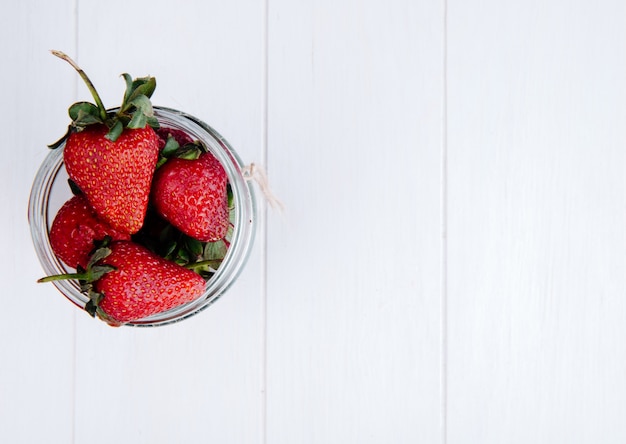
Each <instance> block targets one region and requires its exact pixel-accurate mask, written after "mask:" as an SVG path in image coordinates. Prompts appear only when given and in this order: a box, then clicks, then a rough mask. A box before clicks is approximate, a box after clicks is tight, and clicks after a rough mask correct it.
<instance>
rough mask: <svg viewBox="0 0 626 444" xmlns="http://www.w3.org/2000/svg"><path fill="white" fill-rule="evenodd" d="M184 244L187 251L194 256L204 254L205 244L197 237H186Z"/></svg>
mask: <svg viewBox="0 0 626 444" xmlns="http://www.w3.org/2000/svg"><path fill="white" fill-rule="evenodd" d="M184 246H185V249H186V250H187V252H188V253H189V254H190V255H191V256H193V257H196V258H197V257H199V256H201V255H202V250H203V245H202V242H200V241H199V240H197V239H194V238H192V237H189V236H185V237H184Z"/></svg>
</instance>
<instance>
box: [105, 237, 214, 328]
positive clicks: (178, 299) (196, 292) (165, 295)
mask: <svg viewBox="0 0 626 444" xmlns="http://www.w3.org/2000/svg"><path fill="white" fill-rule="evenodd" d="M101 264H103V265H110V266H113V267H115V270H114V271H111V272H109V273H106V274H105V275H104V276H102V277H101V278H100V279H98V280H97V281H96V282H95V283H94V289H95V291H96V292H97V293H100V294H101V295H102V299H101V300H100V301H99V304H98V308H99V310H100V311H102V312H103V313H100V316H101V317H105V318H111V319H112V320H114V321H117V322H121V323H125V322H130V321H136V320H138V319H141V318H145V317H146V316H150V315H153V314H156V313H161V312H164V311H167V310H170V309H172V308H175V307H178V306H180V305H182V304H185V303H187V302H191V301H193V300H195V299H197V298H198V297H199V296H200V295H202V293H203V291H204V287H205V281H204V279H202V277H200V275H199V274H197V273H195V272H193V271H191V270H188V269H186V268H184V267H181V266H180V265H177V264H175V263H174V262H171V261H168V260H166V259H163V258H161V257H160V256H157V255H156V254H154V253H152V252H150V251H148V250H147V249H146V248H144V247H142V246H140V245H137V244H135V243H132V242H124V241H120V242H115V243H112V244H111V254H110V255H108V256H107V257H105V258H104V259H103V260H102V261H101ZM105 315H106V316H105Z"/></svg>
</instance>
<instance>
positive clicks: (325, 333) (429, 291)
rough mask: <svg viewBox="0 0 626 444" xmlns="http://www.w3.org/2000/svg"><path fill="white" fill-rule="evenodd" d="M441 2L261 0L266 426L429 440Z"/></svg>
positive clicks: (300, 433) (434, 374) (309, 437)
mask: <svg viewBox="0 0 626 444" xmlns="http://www.w3.org/2000/svg"><path fill="white" fill-rule="evenodd" d="M442 17H443V16H442V9H441V5H440V3H438V2H421V3H420V4H416V3H415V2H412V1H394V2H391V3H387V4H383V3H374V2H370V3H367V4H363V3H362V2H312V1H311V2H297V3H294V2H289V1H276V2H274V1H272V2H271V3H270V9H269V27H268V29H269V90H268V91H269V104H268V105H269V113H268V118H269V126H268V134H269V142H268V158H269V160H268V166H269V168H270V177H272V180H273V185H274V186H275V190H276V192H277V194H278V195H279V196H280V197H281V199H283V201H284V204H285V207H286V209H285V212H284V213H283V214H277V213H275V212H270V222H269V224H268V236H269V237H268V253H267V254H268V301H267V304H268V306H267V442H269V443H276V444H278V443H292V442H301V443H326V444H328V443H346V442H359V443H379V442H396V443H408V442H433V443H435V442H439V439H440V433H439V432H440V423H439V405H440V404H439V383H440V380H439V376H440V363H439V342H440V336H439V335H440V323H439V309H440V274H439V269H440V209H441V205H440V194H439V187H440V183H441V176H440V172H441V163H440V160H441V113H442V108H441V98H442V95H441V93H442V90H441V85H442V82H441V69H442V51H441V48H442V27H441V26H442V23H443V21H442Z"/></svg>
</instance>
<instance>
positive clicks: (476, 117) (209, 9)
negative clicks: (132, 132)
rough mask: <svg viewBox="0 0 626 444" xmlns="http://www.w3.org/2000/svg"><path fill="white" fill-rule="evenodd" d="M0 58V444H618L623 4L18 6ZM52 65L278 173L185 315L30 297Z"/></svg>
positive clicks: (66, 98)
mask: <svg viewBox="0 0 626 444" xmlns="http://www.w3.org/2000/svg"><path fill="white" fill-rule="evenodd" d="M147 9H149V10H151V11H153V12H149V11H148V12H147ZM0 47H1V49H2V54H3V56H4V57H3V69H2V70H0V81H1V83H0V84H1V85H2V86H1V87H0V100H1V103H2V110H1V111H0V113H2V114H1V117H2V121H3V122H4V131H3V142H4V143H3V147H2V148H1V149H2V150H3V154H4V162H3V163H2V164H1V166H0V168H1V171H0V173H1V174H0V180H1V181H2V182H1V183H2V191H3V192H2V193H0V208H2V211H3V217H2V218H0V224H1V225H0V227H1V232H2V233H3V236H4V239H5V240H4V241H3V243H2V245H3V246H4V254H2V255H0V270H1V271H0V273H2V275H1V278H2V282H3V283H4V284H3V288H2V289H3V291H2V302H3V303H2V307H3V309H2V310H0V356H1V358H2V361H1V365H0V436H2V439H1V441H2V442H7V443H33V442H59V443H61V442H62V443H73V444H82V443H105V442H112V441H113V442H119V443H131V442H133V443H171V442H185V443H206V442H219V443H223V444H230V443H232V444H246V443H253V444H287V443H289V444H291V443H306V444H332V443H338V444H339V443H342V444H343V443H376V444H378V443H437V444H447V443H450V444H452V443H455V444H460V443H504V442H506V443H528V442H533V443H555V442H567V443H598V442H602V443H623V442H626V423H624V421H623V418H624V417H625V416H626V401H625V400H626V382H625V380H626V379H625V377H626V345H625V344H626V339H625V338H626V322H625V320H626V275H625V270H626V131H625V129H624V128H625V124H626V3H624V2H623V1H621V0H612V1H611V0H595V1H593V2H592V1H590V0H573V1H566V0H552V1H539V0H530V1H529V0H511V1H508V2H501V1H495V0H486V1H477V0H467V1H465V0H463V1H462V0H438V1H434V0H433V1H430V0H391V1H388V2H375V1H353V0H341V1H329V0H319V1H312V0H308V1H305V0H299V1H288V0H257V1H252V0H237V1H229V2H219V1H213V0H203V1H200V0H181V1H180V2H177V3H176V4H174V3H172V2H165V1H150V2H147V1H135V2H128V1H127V2H123V1H120V0H114V1H109V2H90V1H87V0H59V1H55V2H46V1H43V0H24V1H21V2H12V3H10V4H5V5H4V6H3V7H2V13H1V14H0ZM53 48H54V49H61V50H64V51H66V52H68V53H69V54H71V55H73V56H74V57H75V58H76V59H77V60H78V61H79V63H80V64H81V65H82V66H83V68H85V70H86V71H87V72H88V73H89V75H90V76H91V78H92V80H93V81H94V83H95V84H96V85H97V86H98V89H99V90H100V92H101V94H102V96H103V99H104V101H105V103H107V104H110V105H115V104H116V103H117V102H118V101H119V99H120V97H121V93H122V90H123V81H122V80H121V79H120V78H118V75H119V74H120V73H122V72H130V73H131V74H133V75H146V74H151V75H155V76H156V77H157V79H158V83H159V86H158V87H157V92H156V94H155V96H154V102H155V103H157V104H159V105H165V106H171V107H175V108H179V109H184V110H186V111H188V112H190V113H192V114H194V115H197V116H199V117H201V118H203V119H204V120H206V121H207V122H209V123H210V124H211V125H212V126H214V127H215V128H216V129H218V131H220V132H221V133H222V134H223V135H224V136H225V137H226V138H227V139H228V140H229V141H230V142H231V144H232V145H233V146H234V147H235V148H236V149H237V150H238V152H239V153H240V155H241V157H242V158H243V159H245V160H246V161H249V162H257V163H259V164H262V165H264V166H265V167H266V168H267V171H268V173H269V177H270V180H271V184H272V187H273V189H274V192H275V193H276V194H277V195H278V196H279V197H280V199H281V200H282V201H283V203H284V204H285V211H284V212H282V213H280V212H277V211H274V210H271V209H268V208H266V205H265V204H264V203H263V202H260V206H259V216H260V217H259V220H260V224H259V227H258V237H257V242H256V244H255V248H254V251H253V254H252V257H251V259H250V262H249V264H248V266H247V268H246V270H245V272H244V273H243V274H242V276H241V278H240V280H239V281H238V283H237V284H236V285H235V287H234V288H233V289H232V290H231V291H230V292H229V294H228V295H227V296H225V297H223V298H222V299H220V300H219V301H218V302H217V303H216V304H214V305H213V306H212V307H210V308H209V309H208V310H206V311H205V312H203V313H201V314H200V315H198V316H196V317H194V318H191V319H189V320H187V321H185V322H183V323H180V324H176V325H173V326H168V327H162V328H157V329H130V328H121V329H112V328H110V327H107V326H106V325H105V324H103V323H99V322H96V321H93V320H92V319H90V318H89V317H88V316H86V315H85V314H83V313H81V312H79V311H78V310H76V309H74V308H73V306H71V304H70V303H69V302H67V301H66V300H65V299H63V298H62V297H61V296H60V295H59V294H58V293H56V292H55V291H54V289H53V287H52V286H44V285H37V284H35V280H36V279H37V278H38V277H40V275H41V269H40V267H39V265H38V263H37V260H36V257H35V254H34V251H33V249H32V246H31V241H30V235H29V230H28V226H27V220H26V208H27V199H28V194H29V190H30V185H31V182H32V178H33V177H34V174H35V171H36V170H37V168H38V166H39V164H40V162H41V161H42V159H43V158H44V156H45V155H46V150H47V149H46V148H45V145H46V144H47V143H49V142H51V141H53V140H55V139H56V138H57V137H58V136H59V135H60V133H61V132H62V131H63V129H64V128H65V125H66V124H67V117H66V108H67V106H68V105H69V104H70V103H71V102H72V101H74V100H76V99H88V98H89V95H88V93H87V91H86V89H85V88H84V86H83V85H82V84H81V83H80V79H79V78H78V76H76V75H75V74H74V73H73V71H72V70H71V68H70V67H69V66H67V65H65V64H63V63H62V62H60V61H59V60H57V59H55V58H54V57H53V56H51V55H50V54H49V53H48V52H47V51H48V50H49V49H53Z"/></svg>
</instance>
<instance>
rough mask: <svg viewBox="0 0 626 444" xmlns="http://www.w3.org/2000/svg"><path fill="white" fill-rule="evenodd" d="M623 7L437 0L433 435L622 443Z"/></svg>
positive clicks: (625, 351)
mask: <svg viewBox="0 0 626 444" xmlns="http://www.w3.org/2000/svg"><path fill="white" fill-rule="evenodd" d="M625 29H626V10H625V6H624V3H623V2H617V1H599V2H595V1H594V2H591V1H584V0H579V1H574V2H571V1H553V2H543V1H516V2H498V1H485V2H480V3H479V2H464V1H458V0H450V1H448V38H447V40H448V72H447V85H448V99H449V100H448V120H447V126H448V172H449V175H448V178H447V179H448V183H449V186H448V201H447V208H448V215H449V219H448V246H447V248H448V264H449V268H448V277H449V281H448V289H449V294H448V307H449V313H448V326H449V329H448V338H449V341H448V352H447V356H448V361H447V365H448V369H449V372H448V401H447V403H448V418H447V422H448V426H449V429H448V438H449V439H448V442H449V443H451V444H452V443H466V442H480V443H502V442H507V443H528V442H533V443H553V442H568V443H590V442H606V443H617V442H624V441H625V440H626V426H624V422H623V421H622V419H623V418H624V416H625V414H626V409H625V407H624V398H625V397H626V383H625V382H624V377H623V376H624V368H625V366H626V348H625V347H624V341H623V337H624V334H625V330H624V315H625V314H626V313H625V309H626V303H625V300H624V294H625V293H626V279H625V274H624V269H625V266H626V261H625V257H626V255H625V253H626V247H625V245H626V242H625V241H626V239H625V231H624V226H626V213H625V210H624V201H625V200H626V195H625V193H626V187H625V186H624V185H625V179H624V177H626V155H625V150H624V147H625V146H626V133H624V121H625V120H626V88H625V83H624V79H625V78H626V31H625Z"/></svg>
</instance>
